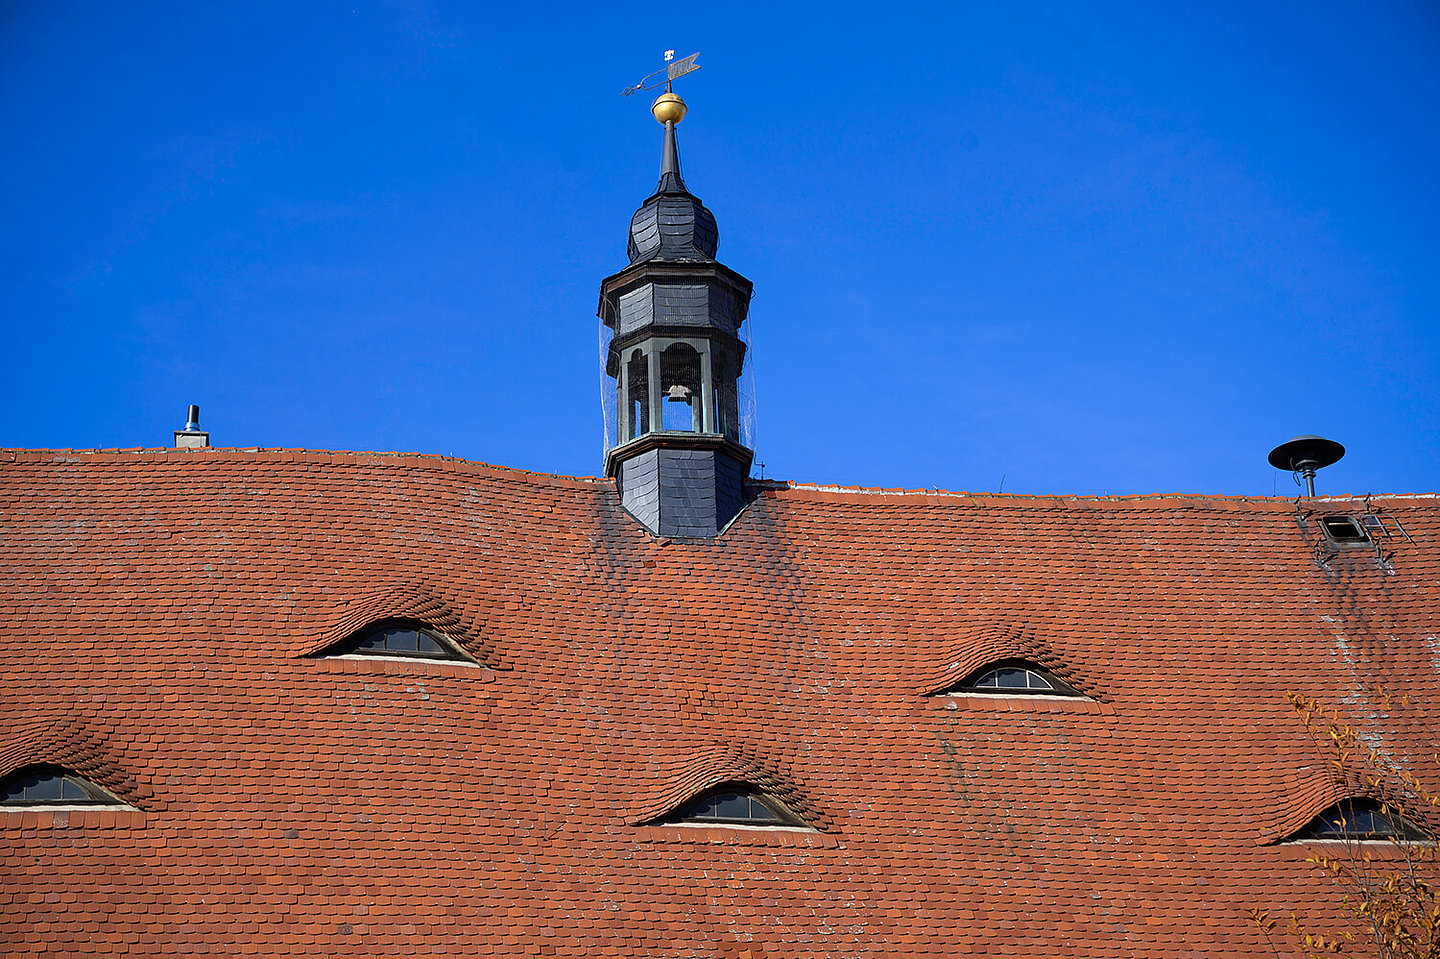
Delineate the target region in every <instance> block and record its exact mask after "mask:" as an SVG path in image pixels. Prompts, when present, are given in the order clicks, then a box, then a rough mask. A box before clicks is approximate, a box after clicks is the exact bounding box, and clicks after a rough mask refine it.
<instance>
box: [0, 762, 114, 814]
mask: <svg viewBox="0 0 1440 959" xmlns="http://www.w3.org/2000/svg"><path fill="white" fill-rule="evenodd" d="M123 805H124V803H122V802H121V801H120V800H119V799H116V798H115V797H114V796H113V795H111V794H110V793H109V792H107V791H106V790H104V789H101V788H100V787H99V786H97V785H95V784H94V783H92V782H91V781H90V780H88V779H86V778H85V777H83V776H79V775H76V774H75V773H72V772H70V771H69V770H67V769H62V768H61V767H59V766H27V767H26V768H24V769H19V770H16V771H15V772H13V773H11V774H10V775H9V776H6V777H5V779H4V780H3V781H0V807H5V806H123Z"/></svg>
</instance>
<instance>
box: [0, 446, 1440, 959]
mask: <svg viewBox="0 0 1440 959" xmlns="http://www.w3.org/2000/svg"><path fill="white" fill-rule="evenodd" d="M757 490H758V492H757V496H756V498H755V500H754V502H753V503H752V504H751V505H750V506H749V508H748V509H747V510H746V512H745V513H744V514H743V515H742V516H741V517H740V518H739V520H738V521H737V522H736V523H735V524H734V526H733V527H732V528H731V529H730V530H729V531H728V532H727V533H725V534H724V535H723V536H721V537H720V538H718V539H716V540H713V541H681V540H675V541H665V540H658V539H656V538H655V537H652V536H650V535H649V534H648V533H646V532H645V531H644V530H643V529H641V528H640V527H639V526H638V525H637V524H636V523H635V522H633V521H632V520H631V519H629V517H628V516H626V515H625V513H624V512H623V511H622V510H621V508H620V506H619V502H618V498H617V496H616V495H615V491H614V488H613V486H612V485H611V483H610V482H609V481H606V480H597V479H574V478H566V477H558V476H548V475H543V474H532V473H523V472H519V471H515V470H507V469H501V468H496V467H491V466H484V465H481V464H476V463H470V462H465V461H460V460H453V459H446V458H441V457H431V456H413V455H410V456H402V455H392V454H382V455H377V454H363V453H333V454H332V453H310V452H301V451H266V450H220V449H209V450H196V451H141V452H105V453H80V452H68V451H48V452H17V451H11V452H4V453H0V528H3V534H0V535H3V543H4V550H3V553H0V564H3V570H0V590H3V596H4V599H3V603H4V608H3V616H0V677H3V679H0V696H3V715H4V716H5V717H6V723H5V725H4V728H3V730H0V774H4V773H5V772H8V771H10V770H14V769H16V768H19V767H21V766H24V765H26V764H29V763H34V762H53V763H59V764H62V765H65V766H67V767H69V768H72V769H74V770H76V771H78V772H80V773H82V774H83V775H86V776H88V777H90V778H92V779H93V780H94V781H96V782H98V783H99V784H101V785H103V786H105V787H106V788H107V789H109V790H111V791H112V792H114V793H115V794H117V795H119V796H120V797H122V798H123V799H125V800H126V801H127V802H129V803H131V804H132V805H133V806H134V807H135V809H136V810H138V811H134V812H130V811H123V810H122V811H115V810H85V811H72V812H45V813H42V812H16V811H0V842H3V846H4V854H3V857H0V942H3V943H4V944H5V951H6V952H7V954H19V955H23V954H28V953H36V952H44V953H50V954H56V955H84V954H123V953H129V954H135V955H147V956H148V955H167V954H183V955H195V954H205V953H210V954H238V953H258V954H263V955H271V956H276V955H302V954H305V955H314V954H394V955H432V954H436V953H449V954H462V953H463V954H465V955H482V956H483V955H617V956H618V955H626V956H677V957H678V956H705V957H713V956H726V957H739V956H742V955H744V954H745V953H747V952H748V953H749V954H750V955H752V956H766V957H772V959H774V957H792V956H793V957H799V956H912V955H913V956H941V955H952V954H957V953H959V954H964V953H979V954H985V955H1017V956H1018V955H1025V956H1032V955H1056V954H1064V955H1071V956H1122V955H1123V956H1153V957H1162V956H1163V957H1178V956H1235V955H1268V954H1269V951H1268V947H1267V946H1266V945H1265V943H1264V942H1263V940H1262V939H1260V938H1258V935H1257V933H1256V932H1255V930H1254V929H1253V927H1252V926H1251V924H1250V923H1249V921H1248V920H1247V918H1246V913H1247V911H1248V910H1249V909H1251V908H1252V907H1260V908H1264V909H1269V910H1272V911H1274V912H1276V913H1279V914H1284V913H1286V912H1287V911H1288V910H1290V909H1292V908H1293V909H1297V910H1299V911H1301V912H1302V913H1307V912H1308V913H1313V912H1317V911H1319V912H1323V911H1325V910H1329V909H1333V908H1334V907H1335V905H1336V902H1337V896H1338V893H1337V892H1336V891H1335V890H1334V889H1333V888H1332V887H1331V886H1329V885H1328V884H1327V883H1326V882H1325V881H1324V880H1323V879H1322V878H1321V877H1320V876H1319V874H1318V873H1317V872H1316V870H1315V869H1314V867H1313V866H1311V865H1309V864H1306V863H1305V862H1304V861H1303V860H1304V859H1305V857H1306V856H1307V855H1309V854H1310V853H1311V851H1312V849H1313V847H1309V846H1306V845H1303V844H1286V843H1277V842H1276V840H1277V839H1280V838H1283V837H1284V836H1286V835H1289V834H1290V833H1292V832H1293V831H1294V830H1295V829H1297V828H1299V827H1300V826H1302V825H1304V824H1305V823H1306V822H1307V821H1308V820H1309V819H1310V818H1311V817H1313V816H1314V815H1315V814H1316V813H1317V812H1318V811H1320V810H1321V809H1323V808H1324V807H1325V806H1327V805H1328V804H1329V803H1331V802H1333V801H1334V800H1335V799H1336V798H1339V797H1340V796H1342V795H1345V794H1347V790H1351V789H1353V784H1346V783H1343V782H1337V781H1336V779H1335V777H1334V775H1333V774H1332V773H1331V772H1330V771H1329V770H1328V768H1327V765H1326V759H1325V756H1324V754H1323V753H1322V752H1321V751H1320V750H1319V749H1318V748H1317V746H1316V745H1315V744H1314V743H1313V741H1312V740H1311V739H1310V738H1309V736H1308V735H1307V733H1306V731H1305V730H1304V728H1303V726H1302V725H1301V723H1300V721H1299V719H1298V718H1297V716H1296V715H1295V713H1294V711H1293V710H1292V709H1291V707H1290V706H1289V705H1288V704H1287V702H1286V698H1285V696H1286V693H1287V692H1298V693H1304V694H1307V695H1312V696H1315V697H1318V698H1319V699H1320V700H1322V701H1323V702H1325V703H1327V704H1330V705H1333V706H1335V707H1336V708H1339V709H1341V710H1342V711H1344V713H1345V714H1346V715H1347V716H1350V717H1353V718H1354V720H1355V721H1356V722H1358V723H1360V724H1362V725H1363V727H1364V729H1365V731H1366V735H1367V736H1369V737H1370V741H1371V742H1372V744H1373V745H1375V746H1376V747H1377V748H1378V749H1380V750H1381V752H1382V753H1383V754H1384V755H1385V756H1387V757H1389V759H1390V760H1391V761H1393V762H1394V763H1396V764H1397V765H1400V766H1403V767H1404V768H1407V769H1409V770H1411V771H1413V772H1414V773H1415V774H1416V775H1418V776H1420V777H1421V779H1422V780H1426V781H1428V782H1430V783H1431V784H1434V783H1436V782H1437V781H1440V768H1437V760H1436V753H1437V741H1436V739H1437V737H1436V730H1437V729H1440V715H1437V712H1440V705H1437V703H1440V696H1437V693H1440V636H1437V631H1440V627H1437V620H1440V585H1437V581H1440V577H1437V572H1440V549H1437V546H1436V544H1437V542H1440V503H1437V500H1436V499H1435V498H1433V497H1430V496H1409V497H1406V496H1385V497H1376V498H1375V499H1374V500H1373V501H1371V502H1370V503H1369V504H1368V506H1367V504H1366V502H1365V501H1364V500H1363V499H1349V498H1331V499H1317V500H1311V501H1303V502H1301V503H1300V504H1299V506H1298V510H1299V519H1304V520H1305V522H1304V524H1303V526H1302V524H1301V523H1300V522H1299V521H1297V504H1296V502H1295V501H1292V500H1280V499H1246V498H1226V497H1210V496H1180V495H1167V496H1158V497H1148V498H1108V497H1102V498H1088V499H1087V498H1076V497H1061V496H1044V497H1029V496H996V495H988V494H986V495H974V496H971V495H965V494H939V493H927V492H915V493H899V492H894V491H860V490H827V489H821V488H817V487H806V486H799V485H789V484H780V483H761V484H757ZM1367 509H1369V510H1373V511H1377V512H1380V513H1382V514H1383V515H1385V516H1387V517H1389V518H1391V519H1398V520H1399V521H1400V523H1401V524H1403V526H1404V528H1405V529H1406V530H1407V531H1408V532H1409V534H1410V536H1411V537H1413V540H1414V541H1413V542H1410V541H1408V540H1406V539H1405V538H1403V537H1399V536H1393V537H1391V538H1390V540H1389V541H1388V543H1387V547H1386V552H1387V553H1391V555H1390V556H1389V558H1388V562H1382V561H1381V558H1380V557H1377V555H1376V553H1375V551H1374V550H1370V549H1358V550H1346V551H1342V552H1339V553H1336V554H1335V555H1328V556H1327V555H1326V554H1325V551H1324V550H1318V551H1317V543H1319V542H1320V540H1319V533H1318V531H1317V524H1316V523H1315V521H1314V515H1315V514H1316V513H1323V512H1326V511H1339V512H1351V513H1354V512H1364V511H1366V510H1367ZM1392 551H1393V552H1392ZM387 617H413V618H416V619H420V620H422V621H426V622H428V623H430V624H431V625H432V626H434V627H435V628H437V629H439V630H440V631H442V632H444V633H445V634H446V635H448V636H450V637H451V638H452V639H454V640H456V641H457V642H458V643H459V644H460V645H461V646H463V647H464V648H465V649H466V651H467V652H468V653H469V654H470V655H471V656H472V657H473V658H474V659H475V660H476V662H477V663H478V664H479V665H478V666H476V665H470V664H446V663H436V662H428V661H406V660H395V661H379V660H354V659H331V660H326V659H317V658H314V657H312V656H310V655H308V654H311V653H314V652H315V651H317V650H319V649H322V648H324V647H325V646H327V645H329V644H330V643H333V642H335V641H337V640H339V639H342V638H344V637H346V636H348V635H350V634H351V633H353V632H354V631H355V630H356V629H358V628H360V627H361V626H363V625H364V624H366V623H368V622H373V621H375V620H378V619H382V618H387ZM1007 657H1024V658H1027V659H1031V660H1034V661H1036V662H1038V663H1039V664H1041V665H1042V666H1044V667H1045V668H1048V669H1052V670H1054V671H1055V672H1057V673H1058V674H1059V675H1061V676H1062V677H1063V678H1064V679H1065V680H1066V681H1067V682H1070V683H1072V684H1074V685H1075V686H1076V687H1077V688H1079V689H1080V690H1081V691H1083V692H1084V693H1086V694H1087V696H1088V697H1089V698H1088V699H1061V698H1050V699H1034V700H1027V699H1023V698H1005V697H980V696H972V697H959V696H944V695H939V696H937V695H931V694H932V693H935V692H937V691H939V690H942V689H944V688H947V687H948V686H950V685H951V684H952V683H954V682H955V681H957V680H958V679H960V678H963V677H964V676H965V675H967V674H969V673H970V672H972V671H973V670H974V669H976V668H978V667H980V666H983V665H985V664H986V663H987V662H992V661H994V660H996V659H1000V658H1007ZM1382 685H1383V686H1384V687H1387V688H1388V689H1389V690H1390V691H1391V696H1389V697H1388V698H1386V697H1385V696H1383V695H1382V694H1381V693H1380V692H1378V689H1379V687H1381V686H1382ZM732 780H741V781H745V782H749V783H751V784H753V785H755V786H757V787H760V788H763V789H767V790H770V791H771V792H773V793H774V794H776V795H778V796H780V797H781V798H782V799H783V800H784V801H785V802H786V803H787V804H788V805H790V806H791V808H793V809H795V810H796V811H797V812H799V813H800V814H801V815H802V816H803V817H804V818H805V819H806V820H807V821H808V822H810V823H811V824H812V825H814V826H815V827H816V829H817V831H816V832H798V831H794V830H788V831H768V832H767V831H759V830H746V829H741V828H731V827H709V828H704V829H691V828H686V827H666V826H656V825H651V824H650V823H651V822H652V821H653V819H654V818H655V817H656V816H658V815H660V814H662V813H664V812H665V811H667V810H669V809H672V808H674V807H675V806H676V805H678V804H679V803H681V802H683V801H685V800H686V799H688V798H690V797H692V796H694V795H695V794H696V793H698V792H699V791H701V790H703V789H705V788H706V787H708V786H710V785H714V784H716V783H720V782H726V781H732Z"/></svg>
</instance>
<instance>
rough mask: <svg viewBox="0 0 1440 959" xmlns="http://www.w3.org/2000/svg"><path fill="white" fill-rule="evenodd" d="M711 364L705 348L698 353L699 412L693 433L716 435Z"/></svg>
mask: <svg viewBox="0 0 1440 959" xmlns="http://www.w3.org/2000/svg"><path fill="white" fill-rule="evenodd" d="M712 369H713V364H712V363H711V360H710V349H709V347H708V346H707V347H706V348H705V349H703V350H701V351H700V411H699V414H698V415H697V416H696V417H695V432H697V433H718V432H720V430H719V429H718V428H717V426H716V423H715V383H714V377H713V376H712V375H711V370H712Z"/></svg>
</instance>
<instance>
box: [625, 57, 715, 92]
mask: <svg viewBox="0 0 1440 959" xmlns="http://www.w3.org/2000/svg"><path fill="white" fill-rule="evenodd" d="M699 55H700V54H698V53H692V54H690V55H689V56H688V57H686V58H685V59H683V60H676V59H675V51H674V50H666V51H665V66H664V67H663V68H661V69H659V70H656V71H655V72H654V73H652V74H650V75H649V76H647V77H646V78H645V79H643V80H641V81H640V82H639V83H637V84H635V85H634V86H633V87H626V88H625V89H624V90H622V91H621V92H620V95H621V96H625V97H628V96H630V95H631V94H632V93H639V92H641V91H642V90H653V89H655V88H656V87H658V86H659V85H660V84H661V83H662V82H663V83H664V84H665V92H666V93H671V92H673V91H672V90H671V89H670V84H671V83H673V82H674V81H675V80H677V79H679V78H680V77H683V76H684V75H685V74H687V73H694V72H695V71H696V70H699V69H700V64H698V63H696V62H695V58H696V57H698V56H699Z"/></svg>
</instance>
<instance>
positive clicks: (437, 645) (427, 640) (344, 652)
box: [320, 622, 470, 662]
mask: <svg viewBox="0 0 1440 959" xmlns="http://www.w3.org/2000/svg"><path fill="white" fill-rule="evenodd" d="M320 655H322V656H398V657H404V658H411V659H446V660H453V661H461V662H469V661H470V660H469V657H467V656H465V655H464V654H463V653H461V652H460V650H459V649H458V648H457V647H456V646H455V645H454V644H453V643H451V642H450V640H448V639H446V638H444V637H443V636H440V635H439V634H437V633H434V632H431V631H430V630H428V629H426V628H425V627H423V626H421V625H419V624H418V623H396V622H391V623H378V624H376V625H374V626H370V627H368V628H366V629H363V630H361V631H360V632H358V633H356V634H355V635H354V636H352V637H350V638H349V639H346V640H344V641H342V642H339V643H336V644H335V645H334V646H331V647H329V648H328V649H326V650H325V651H324V652H322V653H321V654H320Z"/></svg>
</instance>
